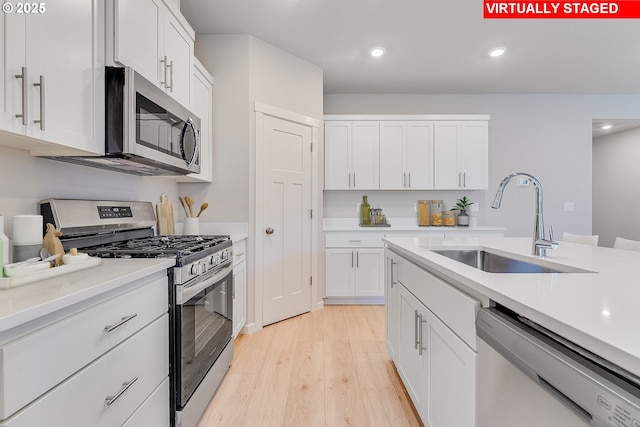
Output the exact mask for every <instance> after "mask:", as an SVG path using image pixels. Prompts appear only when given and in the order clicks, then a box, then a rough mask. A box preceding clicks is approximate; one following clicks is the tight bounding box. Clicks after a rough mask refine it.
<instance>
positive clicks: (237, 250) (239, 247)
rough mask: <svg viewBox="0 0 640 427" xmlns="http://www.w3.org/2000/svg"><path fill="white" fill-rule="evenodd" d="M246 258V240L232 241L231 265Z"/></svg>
mask: <svg viewBox="0 0 640 427" xmlns="http://www.w3.org/2000/svg"><path fill="white" fill-rule="evenodd" d="M246 259H247V241H246V240H243V241H241V242H238V243H235V242H234V243H233V265H234V267H235V266H236V265H238V264H240V263H241V262H242V261H244V260H246Z"/></svg>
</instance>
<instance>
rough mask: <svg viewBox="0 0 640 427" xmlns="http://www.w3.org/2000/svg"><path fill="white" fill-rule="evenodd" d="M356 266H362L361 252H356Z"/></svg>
mask: <svg viewBox="0 0 640 427" xmlns="http://www.w3.org/2000/svg"><path fill="white" fill-rule="evenodd" d="M356 268H360V252H356Z"/></svg>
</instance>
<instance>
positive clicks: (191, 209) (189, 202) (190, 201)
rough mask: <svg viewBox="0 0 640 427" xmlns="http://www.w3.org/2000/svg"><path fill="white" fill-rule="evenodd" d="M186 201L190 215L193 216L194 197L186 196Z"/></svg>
mask: <svg viewBox="0 0 640 427" xmlns="http://www.w3.org/2000/svg"><path fill="white" fill-rule="evenodd" d="M184 201H185V202H186V203H187V206H189V216H190V217H191V218H193V203H194V201H193V197H191V196H184Z"/></svg>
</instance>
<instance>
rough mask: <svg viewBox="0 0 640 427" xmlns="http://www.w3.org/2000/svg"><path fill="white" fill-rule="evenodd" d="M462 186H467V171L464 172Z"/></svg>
mask: <svg viewBox="0 0 640 427" xmlns="http://www.w3.org/2000/svg"><path fill="white" fill-rule="evenodd" d="M462 186H463V187H466V186H467V173H466V172H463V173H462Z"/></svg>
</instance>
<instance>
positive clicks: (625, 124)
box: [591, 119, 640, 138]
mask: <svg viewBox="0 0 640 427" xmlns="http://www.w3.org/2000/svg"><path fill="white" fill-rule="evenodd" d="M604 125H608V126H611V127H610V128H609V129H602V126H604ZM591 126H592V129H591V134H592V137H593V138H598V137H600V136H604V135H611V134H614V133H618V132H624V131H627V130H631V129H636V128H640V119H593V120H591Z"/></svg>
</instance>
